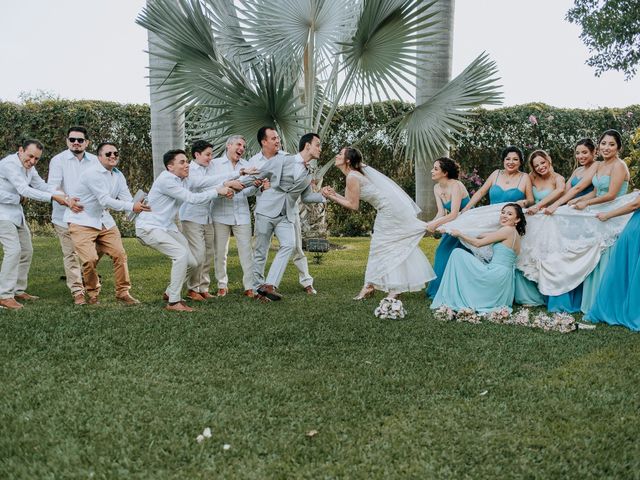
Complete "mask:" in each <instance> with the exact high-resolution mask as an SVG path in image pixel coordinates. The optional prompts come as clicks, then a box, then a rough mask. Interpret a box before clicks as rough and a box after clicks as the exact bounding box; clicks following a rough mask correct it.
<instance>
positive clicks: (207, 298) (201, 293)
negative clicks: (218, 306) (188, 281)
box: [200, 292, 216, 300]
mask: <svg viewBox="0 0 640 480" xmlns="http://www.w3.org/2000/svg"><path fill="white" fill-rule="evenodd" d="M200 296H201V297H202V298H204V299H205V300H209V299H211V298H216V296H215V295H211V294H210V293H209V292H200Z"/></svg>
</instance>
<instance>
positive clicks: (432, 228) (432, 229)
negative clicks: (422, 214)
mask: <svg viewBox="0 0 640 480" xmlns="http://www.w3.org/2000/svg"><path fill="white" fill-rule="evenodd" d="M435 231H436V227H435V226H434V223H433V222H428V223H427V232H429V233H434V232H435Z"/></svg>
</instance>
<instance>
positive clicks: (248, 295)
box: [242, 289, 256, 298]
mask: <svg viewBox="0 0 640 480" xmlns="http://www.w3.org/2000/svg"><path fill="white" fill-rule="evenodd" d="M242 295H244V296H245V297H249V298H253V297H255V296H256V294H255V293H253V290H251V289H249V290H245V291H244V293H243V294H242Z"/></svg>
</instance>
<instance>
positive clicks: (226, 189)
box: [216, 187, 233, 198]
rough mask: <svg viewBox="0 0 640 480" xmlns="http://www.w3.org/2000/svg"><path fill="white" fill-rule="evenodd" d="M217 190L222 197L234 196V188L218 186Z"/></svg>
mask: <svg viewBox="0 0 640 480" xmlns="http://www.w3.org/2000/svg"><path fill="white" fill-rule="evenodd" d="M216 191H217V192H218V195H220V196H221V197H227V198H233V189H231V188H229V187H218V188H216Z"/></svg>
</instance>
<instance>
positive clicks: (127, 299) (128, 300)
mask: <svg viewBox="0 0 640 480" xmlns="http://www.w3.org/2000/svg"><path fill="white" fill-rule="evenodd" d="M116 300H118V301H119V302H122V303H124V304H125V305H138V304H140V300H138V299H136V298H133V297H132V296H131V295H129V294H127V295H123V296H122V297H116Z"/></svg>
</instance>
